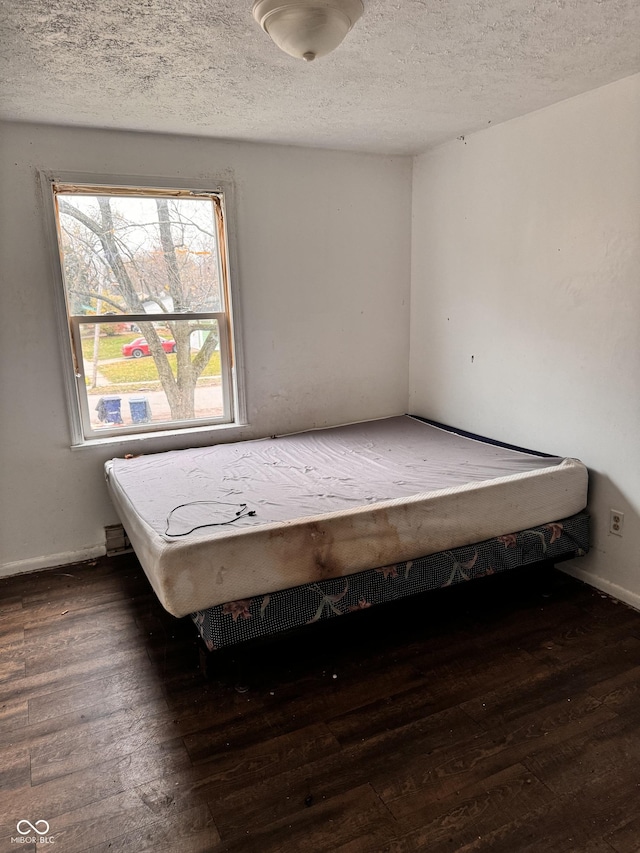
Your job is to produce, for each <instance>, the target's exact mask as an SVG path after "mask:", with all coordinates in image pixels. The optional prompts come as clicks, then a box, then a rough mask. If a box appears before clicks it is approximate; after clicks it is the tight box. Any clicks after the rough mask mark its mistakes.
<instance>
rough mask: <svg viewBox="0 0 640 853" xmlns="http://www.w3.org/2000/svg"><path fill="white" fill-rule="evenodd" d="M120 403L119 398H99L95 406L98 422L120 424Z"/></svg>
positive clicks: (113, 396)
mask: <svg viewBox="0 0 640 853" xmlns="http://www.w3.org/2000/svg"><path fill="white" fill-rule="evenodd" d="M120 403H121V398H120V397H116V396H115V395H112V396H107V397H100V399H99V400H98V405H97V406H96V412H97V413H98V420H100V421H102V423H107V424H121V423H122V413H121V411H120Z"/></svg>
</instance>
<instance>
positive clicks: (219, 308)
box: [54, 184, 232, 434]
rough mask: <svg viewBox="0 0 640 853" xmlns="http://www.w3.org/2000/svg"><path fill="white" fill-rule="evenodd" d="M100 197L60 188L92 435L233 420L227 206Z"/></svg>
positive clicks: (207, 198) (72, 312)
mask: <svg viewBox="0 0 640 853" xmlns="http://www.w3.org/2000/svg"><path fill="white" fill-rule="evenodd" d="M100 189H101V191H100V192H98V191H96V189H95V188H91V187H76V186H73V187H71V186H68V185H62V184H58V185H55V184H54V194H55V199H56V209H57V221H58V236H59V243H60V256H61V263H62V271H63V280H64V287H65V294H66V304H67V311H68V315H69V319H70V327H71V339H72V345H73V349H74V357H75V363H76V365H77V367H78V369H77V376H78V378H79V379H81V380H82V383H81V385H82V387H81V389H80V393H79V396H80V403H81V408H82V409H83V413H84V420H85V421H86V420H88V421H89V423H88V424H87V425H86V432H88V433H89V434H92V433H101V434H104V433H106V432H118V431H123V430H133V429H140V428H142V425H143V424H144V425H149V424H151V425H152V426H153V425H155V426H158V424H165V426H166V425H168V424H169V423H171V424H172V425H174V424H175V423H178V422H179V423H181V424H182V423H184V422H187V423H188V422H193V421H200V420H205V421H212V422H228V421H229V420H231V418H232V401H231V400H230V388H231V382H230V372H231V365H232V357H231V356H232V353H231V337H230V334H229V327H230V317H229V305H228V270H227V268H226V263H227V256H226V241H225V233H224V226H225V222H224V216H223V206H222V200H221V198H220V197H219V195H218V194H206V195H205V194H199V195H198V194H191V193H189V192H186V191H184V192H182V191H168V192H166V193H162V192H161V191H158V192H157V193H156V192H153V191H146V192H145V191H142V190H140V191H138V192H131V191H129V193H128V194H127V191H119V190H117V188H113V189H111V188H105V189H104V191H102V188H100ZM79 384H80V383H79ZM118 401H119V402H118ZM142 401H144V406H143V411H142V409H141V405H142ZM134 403H135V404H136V405H138V404H140V405H138V409H137V411H134ZM141 412H142V414H141Z"/></svg>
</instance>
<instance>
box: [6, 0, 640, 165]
mask: <svg viewBox="0 0 640 853" xmlns="http://www.w3.org/2000/svg"><path fill="white" fill-rule="evenodd" d="M364 3H365V13H364V15H363V17H362V18H361V20H360V21H359V22H358V24H357V25H356V27H355V28H354V30H353V31H352V32H351V33H350V34H349V36H348V37H347V39H346V41H345V42H344V43H343V44H342V46H341V47H340V48H338V50H336V51H335V53H333V54H331V55H329V56H327V57H325V58H324V59H321V60H318V61H317V62H314V63H310V64H308V65H307V64H304V63H302V62H299V61H297V60H295V59H292V58H291V57H289V56H287V55H285V54H283V53H281V52H280V51H279V50H278V49H277V48H276V47H275V45H274V44H273V43H272V42H271V41H270V39H269V38H268V37H267V36H266V34H265V33H264V32H262V30H261V29H260V28H259V27H258V25H257V24H256V23H255V21H254V20H253V18H252V16H251V6H252V2H251V0H220V1H219V2H215V1H214V0H208V1H207V0H109V2H105V0H3V2H2V7H3V11H4V14H3V17H4V23H3V25H2V44H1V45H0V48H1V49H0V80H2V81H3V82H2V83H0V117H2V118H5V119H9V120H23V121H38V122H48V123H55V124H72V125H84V126H94V127H114V128H124V129H132V130H149V131H159V132H171V133H182V134H193V135H204V136H211V137H217V138H227V139H229V138H231V139H243V140H255V141H262V142H278V143H293V144H301V145H314V146H318V147H331V148H347V149H357V150H362V151H375V152H384V153H401V154H409V153H416V152H419V151H422V150H424V149H425V148H427V147H428V146H430V145H433V144H436V143H438V142H441V141H443V140H446V139H451V138H454V137H456V136H459V135H462V134H466V133H469V132H470V131H473V130H477V129H479V128H482V127H486V126H487V125H488V124H489V123H492V124H495V123H497V122H500V121H504V120H506V119H509V118H512V117H514V116H517V115H522V114H524V113H527V112H531V111H532V110H535V109H538V108H540V107H543V106H546V105H548V104H551V103H555V102H556V101H559V100H562V99H564V98H567V97H570V96H572V95H575V94H578V93H580V92H584V91H587V90H589V89H594V88H596V87H597V86H600V85H603V84H605V83H609V82H612V81H614V80H617V79H620V78H621V77H626V76H627V75H629V74H633V73H635V72H637V71H640V2H638V0H493V2H489V0H364Z"/></svg>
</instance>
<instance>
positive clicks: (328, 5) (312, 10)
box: [253, 0, 364, 62]
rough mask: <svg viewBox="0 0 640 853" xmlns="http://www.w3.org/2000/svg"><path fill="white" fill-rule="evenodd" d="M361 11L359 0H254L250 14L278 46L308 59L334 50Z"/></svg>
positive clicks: (308, 60)
mask: <svg viewBox="0 0 640 853" xmlns="http://www.w3.org/2000/svg"><path fill="white" fill-rule="evenodd" d="M363 12H364V6H363V5H362V0H256V2H255V3H254V4H253V17H254V18H255V19H256V21H257V22H258V23H259V24H260V26H261V27H262V29H263V30H264V31H265V32H266V33H268V35H269V36H271V38H272V39H273V41H274V42H275V43H276V44H277V45H278V47H279V48H280V49H281V50H284V52H285V53H288V54H289V55H290V56H295V57H296V59H304V60H305V62H311V61H312V60H314V59H316V58H317V57H319V56H325V55H326V54H327V53H331V51H332V50H335V49H336V47H338V45H339V44H341V42H342V41H343V39H344V37H345V36H346V35H347V33H348V32H349V30H350V29H351V28H352V27H353V25H354V24H355V23H356V21H357V20H358V18H360V16H361V15H362V13H363Z"/></svg>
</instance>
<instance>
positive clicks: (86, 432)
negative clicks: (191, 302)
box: [39, 171, 247, 448]
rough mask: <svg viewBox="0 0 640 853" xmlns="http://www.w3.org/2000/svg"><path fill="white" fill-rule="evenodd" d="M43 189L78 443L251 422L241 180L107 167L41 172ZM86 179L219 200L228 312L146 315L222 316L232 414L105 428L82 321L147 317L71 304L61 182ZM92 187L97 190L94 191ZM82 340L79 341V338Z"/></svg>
mask: <svg viewBox="0 0 640 853" xmlns="http://www.w3.org/2000/svg"><path fill="white" fill-rule="evenodd" d="M39 177H40V183H41V188H42V190H43V195H44V196H45V198H46V196H47V195H48V197H49V204H46V205H45V209H46V211H47V216H46V223H45V224H46V228H47V237H48V242H49V245H50V247H51V250H52V251H51V258H52V272H53V277H54V280H55V284H56V300H55V301H56V313H57V320H58V326H59V329H60V339H61V344H62V346H61V356H62V362H63V368H64V385H65V396H66V401H67V408H68V413H69V424H70V431H71V446H72V448H77V447H86V446H96V445H103V444H110V443H122V442H128V441H132V440H134V441H139V440H140V439H146V438H151V437H153V436H167V435H170V436H178V435H189V434H191V433H202V432H212V433H215V432H218V431H220V430H224V431H227V430H233V429H234V428H238V427H244V426H246V425H247V416H246V411H247V410H246V399H245V389H244V381H243V380H244V371H243V365H242V346H241V332H240V320H239V299H238V294H237V284H236V279H235V275H234V274H233V271H234V270H235V269H236V267H237V265H236V263H235V257H236V251H235V239H234V233H233V229H232V228H230V227H229V217H230V213H229V211H230V209H231V210H233V195H234V192H233V185H232V184H231V183H229V182H227V181H215V182H211V183H212V184H213V185H214V188H213V189H203V185H202V181H199V182H196V181H193V180H184V179H179V180H171V179H166V178H151V177H144V178H143V177H138V176H136V177H135V178H131V177H128V178H123V177H115V176H106V175H100V176H96V175H86V174H78V173H69V172H55V173H53V172H45V171H41V172H40V173H39ZM68 187H82V188H83V189H86V190H94V191H95V193H96V194H99V193H104V194H105V195H109V194H110V193H112V194H116V193H114V192H113V191H119V192H121V193H123V194H131V195H135V194H137V193H139V194H140V195H146V196H150V197H153V194H154V192H155V193H157V194H158V195H170V194H171V193H174V194H181V195H182V194H187V195H191V194H192V195H193V196H194V197H196V196H200V197H209V198H212V199H215V200H217V207H218V210H219V214H220V220H221V228H220V230H219V240H218V243H219V249H220V256H221V257H220V264H221V288H222V290H223V294H222V298H223V307H224V309H225V310H223V311H221V312H199V313H197V314H196V315H189V314H167V313H161V314H157V315H156V314H147V313H145V315H144V320H145V322H163V323H164V322H166V321H167V320H183V321H184V320H188V319H189V318H190V317H191V318H192V319H195V318H199V319H211V320H217V321H218V331H219V335H220V357H221V366H222V367H223V370H222V396H223V405H224V410H225V415H226V416H225V417H223V418H215V419H206V420H205V419H189V420H186V421H167V422H163V423H156V424H145V425H144V426H142V425H137V426H130V427H129V426H118V427H116V428H113V429H109V428H101V429H100V431H99V432H96V431H95V430H93V429H92V428H91V425H90V420H89V399H88V395H87V393H86V390H85V377H84V366H83V360H82V358H78V353H79V350H78V348H77V347H78V346H79V341H80V335H79V326H80V325H85V324H95V323H100V324H101V325H102V324H105V323H109V322H114V323H123V322H124V323H126V322H131V323H135V322H137V321H138V320H140V319H141V315H138V314H126V315H124V314H118V315H112V316H110V315H101V316H95V315H82V316H78V315H76V316H74V315H71V313H70V312H69V310H68V305H67V296H66V290H65V286H64V272H63V267H62V258H61V253H60V248H59V246H60V242H59V232H58V217H57V210H56V205H57V202H56V188H57V191H58V192H60V191H61V188H62V189H64V188H68ZM87 194H89V193H87ZM76 342H78V343H77V345H76Z"/></svg>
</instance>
